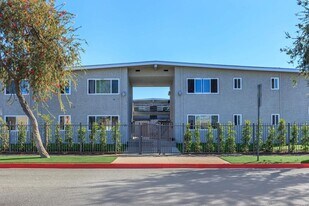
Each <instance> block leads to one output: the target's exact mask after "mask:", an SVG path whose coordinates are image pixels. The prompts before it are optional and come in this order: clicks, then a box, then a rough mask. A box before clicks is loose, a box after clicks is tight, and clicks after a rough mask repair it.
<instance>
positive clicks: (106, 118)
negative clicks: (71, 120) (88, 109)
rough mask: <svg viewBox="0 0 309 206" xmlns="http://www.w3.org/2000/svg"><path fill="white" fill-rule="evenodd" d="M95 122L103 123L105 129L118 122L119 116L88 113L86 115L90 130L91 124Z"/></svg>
mask: <svg viewBox="0 0 309 206" xmlns="http://www.w3.org/2000/svg"><path fill="white" fill-rule="evenodd" d="M94 122H96V123H97V124H98V125H100V124H104V125H105V126H106V129H107V130H110V129H111V127H112V126H115V125H116V124H117V123H119V116H115V115H90V116H88V130H91V128H92V124H93V123H94Z"/></svg>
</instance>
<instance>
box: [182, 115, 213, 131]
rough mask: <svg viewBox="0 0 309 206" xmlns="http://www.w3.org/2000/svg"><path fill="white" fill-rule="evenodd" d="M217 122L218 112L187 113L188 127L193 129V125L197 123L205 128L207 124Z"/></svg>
mask: <svg viewBox="0 0 309 206" xmlns="http://www.w3.org/2000/svg"><path fill="white" fill-rule="evenodd" d="M218 122H219V115H218V114H190V115H188V124H190V129H194V128H195V127H194V126H195V125H199V126H200V128H201V129H206V128H207V126H208V124H212V125H214V124H216V123H218Z"/></svg>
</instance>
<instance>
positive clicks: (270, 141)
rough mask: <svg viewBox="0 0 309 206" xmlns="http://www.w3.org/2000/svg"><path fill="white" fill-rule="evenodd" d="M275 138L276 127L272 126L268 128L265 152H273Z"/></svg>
mask: <svg viewBox="0 0 309 206" xmlns="http://www.w3.org/2000/svg"><path fill="white" fill-rule="evenodd" d="M275 138H276V129H275V127H274V126H270V127H269V128H268V136H267V140H266V142H265V144H264V150H265V152H273V148H274V140H275Z"/></svg>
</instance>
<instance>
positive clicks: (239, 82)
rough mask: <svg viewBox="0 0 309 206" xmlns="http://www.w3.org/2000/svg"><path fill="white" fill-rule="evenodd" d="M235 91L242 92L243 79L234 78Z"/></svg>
mask: <svg viewBox="0 0 309 206" xmlns="http://www.w3.org/2000/svg"><path fill="white" fill-rule="evenodd" d="M233 89H234V90H241V89H242V79H241V78H234V79H233Z"/></svg>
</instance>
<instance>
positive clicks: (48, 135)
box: [41, 114, 53, 147]
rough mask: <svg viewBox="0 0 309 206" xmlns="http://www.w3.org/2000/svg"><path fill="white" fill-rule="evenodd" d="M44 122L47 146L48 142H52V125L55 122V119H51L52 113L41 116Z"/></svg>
mask: <svg viewBox="0 0 309 206" xmlns="http://www.w3.org/2000/svg"><path fill="white" fill-rule="evenodd" d="M41 117H42V119H43V121H44V123H45V128H44V130H45V141H46V147H47V146H48V143H52V129H51V125H52V124H53V120H52V119H51V117H50V115H48V114H44V115H42V116H41Z"/></svg>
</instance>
